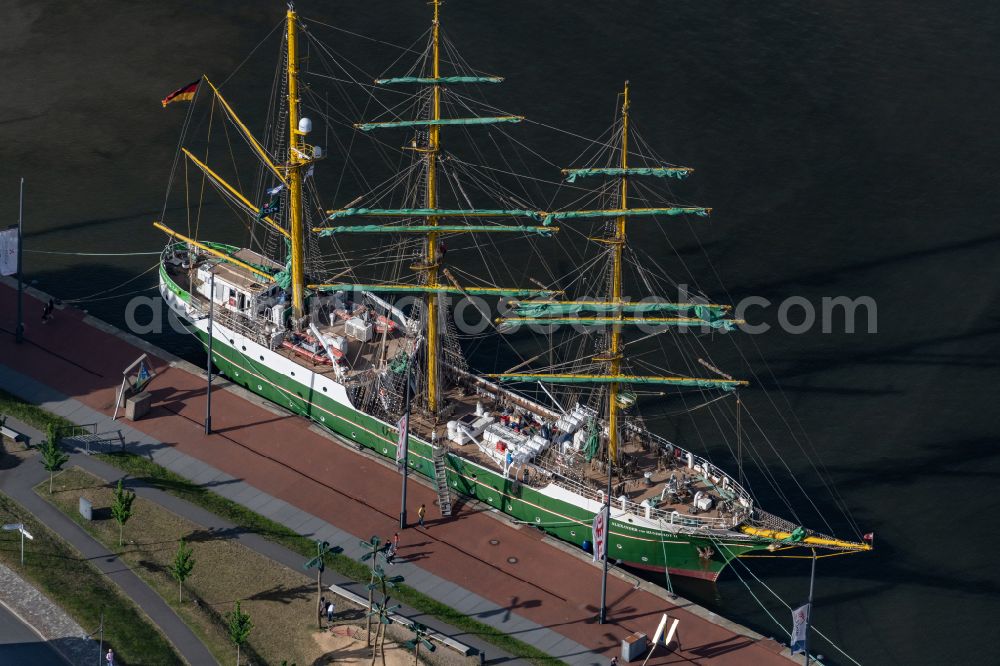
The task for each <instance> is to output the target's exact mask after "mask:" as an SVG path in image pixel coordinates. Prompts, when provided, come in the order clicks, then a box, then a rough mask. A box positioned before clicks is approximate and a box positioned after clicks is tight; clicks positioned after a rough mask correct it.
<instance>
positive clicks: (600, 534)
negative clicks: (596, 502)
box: [592, 508, 608, 562]
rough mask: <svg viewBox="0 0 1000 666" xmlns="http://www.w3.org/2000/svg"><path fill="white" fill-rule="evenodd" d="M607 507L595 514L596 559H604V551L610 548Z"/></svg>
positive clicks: (593, 527)
mask: <svg viewBox="0 0 1000 666" xmlns="http://www.w3.org/2000/svg"><path fill="white" fill-rule="evenodd" d="M605 515H606V509H603V508H602V509H601V510H600V511H598V512H597V514H596V515H595V516H594V524H593V526H592V529H593V531H594V561H595V562H597V561H598V560H603V559H604V552H605V551H606V550H607V548H608V530H607V525H606V524H605Z"/></svg>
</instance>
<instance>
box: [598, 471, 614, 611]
mask: <svg viewBox="0 0 1000 666" xmlns="http://www.w3.org/2000/svg"><path fill="white" fill-rule="evenodd" d="M604 499H605V500H606V501H607V504H605V506H604V512H605V513H604V558H603V560H604V575H603V577H602V578H601V612H600V614H599V615H598V616H597V622H598V624H604V623H605V622H606V621H607V619H608V607H607V597H608V540H609V538H610V537H611V456H610V455H608V490H607V496H606V497H605V498H604ZM594 547H595V548H596V547H597V544H596V543H595V544H594Z"/></svg>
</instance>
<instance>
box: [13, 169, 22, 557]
mask: <svg viewBox="0 0 1000 666" xmlns="http://www.w3.org/2000/svg"><path fill="white" fill-rule="evenodd" d="M22 226H24V176H21V193H20V196H19V198H18V204H17V327H16V328H15V329H14V342H17V343H18V344H20V343H21V342H23V341H24V262H23V257H24V253H23V251H22V249H21V245H22V244H23V243H24V234H23V232H22V230H21V227H22ZM21 540H22V541H23V540H24V538H23V537H22V539H21Z"/></svg>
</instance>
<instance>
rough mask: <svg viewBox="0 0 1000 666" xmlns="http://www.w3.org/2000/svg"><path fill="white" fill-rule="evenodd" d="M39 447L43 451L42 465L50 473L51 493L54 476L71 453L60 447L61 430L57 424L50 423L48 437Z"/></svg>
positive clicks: (50, 491) (50, 492)
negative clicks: (68, 453)
mask: <svg viewBox="0 0 1000 666" xmlns="http://www.w3.org/2000/svg"><path fill="white" fill-rule="evenodd" d="M39 448H40V449H41V452H42V458H41V460H42V466H43V467H44V468H45V469H46V471H48V473H49V494H50V495H51V494H52V476H53V475H54V474H55V473H56V472H58V471H59V470H60V468H62V466H63V465H65V464H66V461H67V460H69V455H67V454H66V453H63V450H62V449H60V448H59V431H58V428H57V427H56V426H55V425H53V424H51V423H50V424H49V427H48V437H47V438H46V439H45V441H44V442H42V444H41V446H40V447H39Z"/></svg>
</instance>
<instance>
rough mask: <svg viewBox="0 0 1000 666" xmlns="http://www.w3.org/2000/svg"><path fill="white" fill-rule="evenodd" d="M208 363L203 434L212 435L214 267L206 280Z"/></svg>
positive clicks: (206, 366)
mask: <svg viewBox="0 0 1000 666" xmlns="http://www.w3.org/2000/svg"><path fill="white" fill-rule="evenodd" d="M208 284H209V286H208V361H206V363H205V373H206V374H207V375H208V384H207V386H206V388H205V396H206V397H207V398H208V404H207V406H206V408H205V434H206V435H211V434H212V320H213V319H214V318H215V267H214V266H213V267H212V272H211V277H209V280H208Z"/></svg>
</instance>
